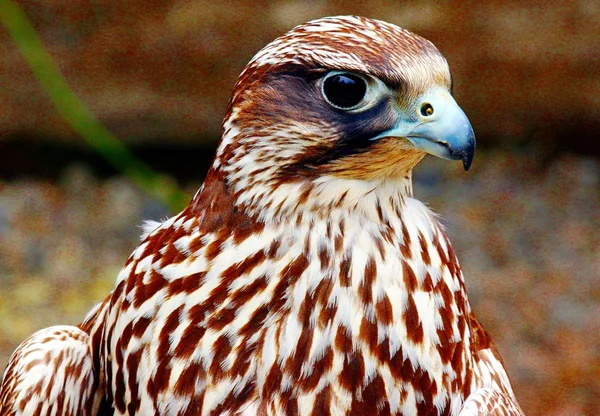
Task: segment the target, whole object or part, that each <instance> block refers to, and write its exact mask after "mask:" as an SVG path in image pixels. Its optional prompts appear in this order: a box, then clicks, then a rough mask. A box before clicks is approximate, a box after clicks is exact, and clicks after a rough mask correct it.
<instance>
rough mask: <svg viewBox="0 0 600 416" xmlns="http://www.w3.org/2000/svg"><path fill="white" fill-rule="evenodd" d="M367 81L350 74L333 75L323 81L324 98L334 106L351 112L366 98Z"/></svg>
mask: <svg viewBox="0 0 600 416" xmlns="http://www.w3.org/2000/svg"><path fill="white" fill-rule="evenodd" d="M366 93H367V83H366V81H365V80H364V79H363V78H361V77H360V76H358V75H354V74H349V73H338V74H332V75H329V76H327V77H326V78H325V80H324V81H323V96H324V97H325V99H326V100H327V102H329V104H331V105H332V106H334V107H336V108H339V109H342V110H351V109H353V108H354V107H356V106H357V105H358V104H360V102H361V101H362V100H363V98H365V95H366Z"/></svg>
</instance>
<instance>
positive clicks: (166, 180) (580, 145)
mask: <svg viewBox="0 0 600 416" xmlns="http://www.w3.org/2000/svg"><path fill="white" fill-rule="evenodd" d="M7 3H8V2H5V1H3V2H2V4H0V17H2V20H3V23H4V26H0V371H3V368H4V366H5V365H6V363H7V361H8V358H9V356H10V354H11V352H12V351H13V350H14V348H15V347H16V346H17V345H18V344H19V343H20V342H21V341H22V340H23V339H24V338H25V337H27V336H28V335H29V334H31V333H32V332H33V331H35V330H37V329H39V328H42V327H44V326H49V325H53V324H58V323H67V324H69V323H70V324H75V323H77V322H79V321H80V320H81V319H82V318H83V316H84V315H85V313H86V312H87V311H88V310H89V309H90V308H91V307H92V306H93V305H94V304H95V303H96V302H98V301H100V300H101V299H102V298H103V297H105V296H106V295H107V294H108V292H109V291H110V290H111V288H112V285H113V283H114V281H115V278H116V275H117V273H118V271H119V269H120V268H121V266H122V265H123V264H124V262H125V260H126V258H127V257H128V256H129V253H130V252H131V251H132V250H133V249H134V248H135V246H136V245H137V243H138V241H139V240H138V238H139V237H138V236H139V234H140V233H141V229H140V227H139V226H140V225H141V224H142V221H143V220H147V219H153V220H160V219H163V218H165V217H167V216H169V215H172V214H173V213H174V210H175V209H176V208H177V207H178V206H181V202H173V201H172V200H169V199H168V198H169V197H168V196H167V197H164V195H163V198H161V197H160V196H161V195H162V194H161V192H164V191H165V190H166V189H182V190H183V192H184V193H185V195H187V196H186V197H184V198H183V199H186V198H191V196H192V195H193V193H194V192H195V190H196V189H197V188H198V187H199V185H200V184H201V183H202V179H203V176H204V174H205V172H206V170H207V169H208V165H209V163H210V162H211V159H212V155H213V153H214V149H215V146H216V144H217V141H218V138H219V129H220V123H221V120H222V117H223V115H224V112H225V107H226V104H227V100H228V98H229V94H230V92H231V89H232V87H233V84H234V82H235V80H236V78H237V76H238V74H239V73H240V71H241V70H242V69H243V67H244V65H245V64H246V63H247V62H248V61H249V60H250V58H251V57H252V56H253V55H254V54H255V53H256V52H257V51H258V50H259V49H260V48H261V47H262V46H264V45H265V44H267V43H268V42H270V41H271V40H273V39H274V38H275V37H277V36H278V35H280V34H282V33H284V32H285V31H287V30H289V29H290V28H292V27H293V26H295V25H296V24H299V23H302V22H304V21H306V20H309V19H313V18H317V17H322V16H326V15H335V14H359V15H364V16H369V17H374V18H378V19H382V20H386V21H388V22H391V23H395V24H398V25H400V26H402V27H404V28H406V29H409V30H411V31H414V32H416V33H419V34H421V35H423V36H425V37H426V38H428V39H429V40H431V41H433V42H434V43H435V44H436V46H437V47H438V48H439V49H440V50H441V51H442V53H443V54H444V55H445V56H446V58H447V59H448V61H449V63H450V67H451V69H452V72H453V77H454V89H455V96H456V99H457V101H458V103H459V104H460V105H461V107H462V108H463V109H464V111H465V112H466V113H467V115H468V116H469V118H470V119H471V122H472V124H473V127H474V129H475V132H476V135H477V139H478V153H477V156H476V158H475V163H474V166H473V168H472V170H471V171H470V172H468V173H465V172H462V171H461V167H460V164H459V163H447V162H445V161H442V160H439V159H434V158H427V159H426V160H425V161H424V162H423V163H422V164H421V165H420V166H419V167H418V168H417V172H416V184H415V193H416V196H417V197H418V198H419V199H421V200H423V201H425V202H427V203H428V205H429V206H430V207H432V209H434V210H435V211H437V212H439V213H440V214H441V216H442V220H443V222H444V223H445V224H446V225H447V226H448V229H449V234H450V238H451V240H452V241H453V243H454V245H455V250H456V252H457V253H458V256H459V259H460V261H461V264H462V267H463V270H464V273H465V276H466V280H467V288H468V290H469V295H470V299H471V302H472V306H473V309H474V311H475V312H476V314H477V315H478V317H479V318H480V320H481V321H482V322H483V324H484V325H485V327H486V329H487V330H488V331H489V332H490V333H491V334H492V336H493V338H494V340H495V342H496V343H497V345H498V347H499V350H500V352H501V353H502V355H503V357H504V360H505V363H506V366H507V367H508V370H509V373H510V375H511V376H512V379H513V383H514V387H515V390H516V394H517V397H518V398H519V400H520V402H521V404H522V407H523V409H524V410H525V412H526V413H527V414H528V415H596V414H598V413H599V412H600V209H599V203H600V159H599V158H600V2H598V1H594V0H581V1H570V2H547V1H529V2H521V1H502V2H501V1H478V2H475V1H458V0H449V1H444V2H426V1H404V2H393V1H386V2H373V1H369V2H366V1H365V2H352V5H350V4H349V2H341V1H339V2H337V1H270V2H260V3H258V2H250V1H231V2H227V3H225V2H205V1H189V0H143V1H142V0H130V1H127V2H116V1H110V0H91V1H90V0H87V1H83V0H71V1H69V2H65V1H62V0H46V1H20V2H17V4H18V5H20V7H21V9H22V10H24V11H25V13H26V15H27V16H28V19H29V20H30V22H31V24H32V25H33V28H34V29H35V31H36V32H37V34H38V35H39V36H40V37H41V40H42V42H43V45H44V46H45V48H46V49H45V50H46V52H47V53H49V55H50V56H51V58H52V60H53V61H54V64H55V65H56V66H57V67H58V69H59V70H60V73H62V76H63V77H64V81H66V83H67V84H68V85H69V86H70V88H71V89H72V91H73V92H74V93H75V94H76V95H77V96H78V97H79V98H80V99H81V100H82V102H83V106H85V107H87V108H88V109H89V110H90V111H91V113H93V114H94V115H95V117H97V119H98V120H99V121H100V122H101V123H102V125H104V126H106V127H107V128H108V130H109V131H110V132H111V133H112V134H114V135H115V136H116V137H117V138H118V139H119V140H120V141H121V142H122V143H124V144H125V145H126V146H127V147H128V148H129V149H131V151H132V152H133V154H134V155H135V157H137V158H139V159H141V160H142V161H143V163H145V164H146V165H147V166H148V167H149V168H150V170H151V171H152V172H156V173H158V174H159V175H160V179H161V181H159V182H152V183H153V184H154V185H152V184H151V185H150V188H152V187H154V188H152V189H153V190H151V191H150V192H147V190H148V186H146V187H144V186H142V188H144V189H146V191H144V190H142V189H141V188H140V186H139V185H140V184H139V183H138V182H139V181H136V180H132V179H131V178H132V175H128V176H125V175H124V171H123V170H122V169H117V168H115V167H114V166H113V163H111V161H110V159H107V158H105V157H103V156H101V155H100V153H98V152H97V151H96V150H94V148H93V147H92V146H90V143H89V142H87V141H85V140H84V139H83V138H82V136H81V135H80V134H79V133H78V130H77V129H76V128H74V127H73V125H72V123H69V122H67V121H66V120H65V118H64V117H62V116H61V115H60V114H59V111H57V109H56V107H55V103H53V101H52V99H51V98H50V97H51V96H52V91H48V87H42V85H41V84H40V82H38V80H37V79H36V74H37V72H39V68H36V64H34V65H33V69H32V67H31V66H30V65H29V64H28V62H27V61H26V59H25V58H24V56H25V55H24V54H23V53H28V51H29V53H32V50H31V49H29V50H28V49H27V42H25V44H24V45H25V46H23V44H21V46H20V48H19V47H17V44H18V43H15V42H16V41H17V42H18V39H16V37H17V38H18V37H20V36H21V35H23V33H24V32H21V31H20V29H19V28H17V29H16V30H15V29H14V28H12V29H10V30H9V27H10V26H11V22H13V23H14V22H16V21H17V19H16V17H15V16H16V14H15V15H14V16H13V13H15V11H14V9H10V8H7V6H6V4H7ZM36 53H37V55H36ZM33 54H34V56H38V57H39V53H38V52H36V51H35V50H33ZM37 75H39V74H37ZM51 82H52V80H50V83H51ZM54 95H55V96H56V94H54ZM58 95H59V96H61V94H58ZM63 95H64V94H63ZM63 115H64V114H63ZM75 118H76V119H79V118H77V117H75ZM92 136H93V132H92ZM132 160H133V159H132ZM157 188H158V189H157ZM157 195H158V197H157Z"/></svg>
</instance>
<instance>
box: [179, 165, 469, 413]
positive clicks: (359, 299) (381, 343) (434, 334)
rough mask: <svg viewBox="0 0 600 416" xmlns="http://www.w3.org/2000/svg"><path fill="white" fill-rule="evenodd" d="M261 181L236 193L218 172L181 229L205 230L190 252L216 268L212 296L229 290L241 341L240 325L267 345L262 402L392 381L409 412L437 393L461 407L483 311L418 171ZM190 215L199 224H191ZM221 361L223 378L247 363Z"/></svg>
mask: <svg viewBox="0 0 600 416" xmlns="http://www.w3.org/2000/svg"><path fill="white" fill-rule="evenodd" d="M256 185H257V184H256V183H255V186H250V187H247V188H242V187H234V188H233V189H232V188H231V186H230V185H228V184H226V183H225V182H224V181H223V175H222V173H220V172H219V171H218V170H213V171H211V172H210V174H209V177H208V178H207V180H206V182H205V185H204V187H203V189H201V191H200V192H199V194H198V195H197V196H196V198H195V200H194V202H193V203H192V204H191V205H190V208H189V209H188V210H187V211H185V212H184V213H183V214H182V215H183V216H184V217H183V218H182V219H181V220H179V219H175V220H174V221H175V222H174V224H178V223H181V224H182V226H183V225H186V224H188V226H191V227H196V226H195V225H194V223H196V224H197V227H198V231H199V236H200V238H199V239H198V240H197V241H198V246H197V247H196V246H195V248H193V249H192V248H191V246H190V248H187V249H186V251H187V252H192V253H194V255H193V256H194V257H197V258H198V259H199V260H201V262H200V264H212V265H213V267H212V268H211V269H210V271H209V272H207V273H206V275H205V276H204V277H203V280H202V281H203V290H202V292H201V293H200V292H199V295H198V297H199V298H205V297H206V296H207V295H206V293H211V294H212V293H213V292H214V293H215V295H214V296H217V297H218V299H219V300H218V302H217V301H216V300H211V299H208V300H206V302H209V303H210V304H211V305H219V306H218V307H219V308H224V309H223V311H222V312H218V311H216V312H215V315H216V316H222V314H225V313H226V311H227V310H228V309H227V308H231V309H232V310H235V311H236V313H235V315H231V314H228V315H227V316H228V317H230V318H231V319H234V317H235V321H234V322H232V324H231V325H232V326H231V328H229V329H228V330H227V331H229V332H228V335H227V337H228V338H231V337H232V336H233V335H232V333H231V331H234V330H235V331H237V330H238V329H239V331H242V332H240V334H239V335H240V336H242V335H243V336H246V337H247V339H246V338H244V340H246V341H243V342H247V343H248V345H249V347H248V348H250V346H251V347H252V349H253V350H255V351H256V352H255V354H256V355H255V356H256V357H258V358H257V360H256V361H255V362H254V364H253V365H252V366H251V367H248V368H249V370H248V371H249V372H248V373H247V374H245V375H244V376H243V377H244V379H246V377H247V378H248V380H254V381H255V382H256V389H257V392H259V397H260V396H261V395H262V394H263V393H264V394H267V393H266V392H268V391H270V393H269V394H271V395H272V394H274V393H275V392H273V391H272V390H273V389H274V390H276V391H277V392H280V394H284V392H286V391H289V389H290V388H291V386H292V384H294V385H295V387H294V388H295V389H298V395H299V396H301V395H302V394H303V393H302V391H304V389H305V388H306V391H307V394H308V392H309V391H311V390H310V389H313V388H314V385H313V384H312V383H313V382H314V380H317V379H318V380H321V381H320V382H319V383H320V384H319V385H321V384H322V385H328V384H329V385H331V386H332V388H333V389H334V391H337V390H338V389H347V390H348V391H350V392H357V391H362V389H367V387H368V385H369V383H371V382H374V380H379V381H378V382H380V383H383V384H384V385H385V390H386V391H390V392H394V391H395V392H404V393H402V394H401V395H400V393H398V394H399V395H398V396H396V395H392V396H390V397H387V398H386V400H388V401H389V402H390V405H391V406H392V408H394V409H401V410H402V411H403V412H405V413H407V414H412V413H416V412H417V409H416V408H415V407H414V406H415V403H417V402H419V401H422V400H421V399H422V398H423V397H425V398H426V400H424V402H425V403H433V402H435V403H438V404H439V406H440V408H444V407H445V406H449V403H452V406H460V403H461V402H462V399H461V400H455V399H458V398H460V397H462V394H463V393H464V392H465V388H466V389H467V391H468V388H469V387H465V386H468V384H469V377H470V376H469V374H470V371H471V370H470V368H471V364H470V361H469V359H470V358H469V357H470V354H471V352H470V338H469V329H468V327H469V323H468V316H469V312H470V310H469V309H470V308H469V305H468V302H467V299H466V294H465V290H464V284H463V280H462V273H461V271H460V268H459V266H458V262H457V260H456V258H455V256H454V252H453V250H452V247H451V246H450V243H449V241H448V239H447V237H446V235H445V233H444V231H443V229H442V227H441V225H440V224H439V223H438V221H437V220H436V218H435V216H434V214H432V213H431V212H430V211H429V210H428V209H427V208H426V207H425V206H424V205H423V204H422V203H420V202H419V201H417V200H415V199H413V198H412V197H410V194H411V185H410V177H408V178H401V179H400V180H395V181H384V182H381V183H378V184H374V183H367V182H363V183H361V182H358V181H357V182H354V181H348V180H338V179H329V180H323V181H322V182H320V183H318V182H317V183H312V184H310V185H307V184H305V183H294V182H289V183H285V184H279V186H266V185H265V186H264V187H260V186H256ZM190 214H193V215H194V218H196V220H194V221H184V220H185V218H189V217H187V216H188V215H190ZM178 244H179V245H180V246H181V245H182V244H183V242H181V243H180V242H178ZM189 244H190V245H193V244H192V243H189ZM180 249H182V250H183V249H185V247H183V246H182V247H180ZM205 287H215V288H221V287H226V288H228V289H227V290H226V291H216V289H215V290H214V291H213V292H206V290H208V289H204V288H205ZM211 296H212V295H211ZM198 302H199V301H198ZM211 302H212V303H211ZM223 316H224V315H223ZM219 328H220V327H219ZM248 330H251V331H250V332H248V333H247V335H244V334H246V332H244V331H248ZM211 345H212V344H211ZM240 348H242V347H240ZM209 351H210V350H209ZM208 354H209V357H208V358H209V359H210V360H213V361H218V362H221V363H222V366H223V369H222V370H223V371H227V369H228V368H229V366H231V368H234V367H233V366H234V365H235V363H236V361H235V357H233V358H232V357H230V358H227V360H226V361H222V360H225V358H224V357H220V356H219V357H213V356H212V354H219V352H210V353H208ZM208 358H207V359H208ZM216 358H219V360H216ZM273 377H275V379H273ZM315 377H316V378H315ZM296 384H297V386H296ZM433 385H435V386H436V392H435V393H433V391H434V390H433V389H432V387H431V386H433ZM303 386H304V387H303ZM369 388H370V387H369ZM260 392H263V393H260ZM405 393H406V394H405ZM357 394H358V393H357ZM364 394H366V393H364ZM394 394H395V393H394ZM407 394H408V396H407ZM431 395H434V396H435V398H433V397H430V396H431ZM274 397H276V396H274ZM407 397H408V398H407ZM411 397H412V399H411ZM415 397H416V398H417V400H416V401H415V400H414V398H415ZM429 399H431V400H429ZM274 403H276V401H275V402H274ZM457 403H458V404H457ZM338 405H339V407H337V406H338ZM274 406H276V405H274ZM332 406H333V409H334V410H336V409H337V410H339V412H338V413H340V414H343V413H344V412H345V411H346V410H348V409H346V410H344V409H345V408H344V405H343V404H340V403H337V404H334V405H333V404H332ZM454 410H455V411H457V410H458V409H454ZM332 412H333V411H332ZM334 413H335V412H334Z"/></svg>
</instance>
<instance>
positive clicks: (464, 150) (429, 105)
mask: <svg viewBox="0 0 600 416" xmlns="http://www.w3.org/2000/svg"><path fill="white" fill-rule="evenodd" d="M410 113H412V114H405V113H400V114H399V116H400V117H399V119H398V121H397V122H396V124H395V125H394V127H393V128H391V129H389V130H386V131H384V132H383V133H381V134H379V135H377V136H376V137H374V138H373V140H377V139H380V138H383V137H404V138H406V139H407V140H408V141H409V142H410V143H411V144H412V145H413V146H414V147H416V148H417V149H419V150H422V151H424V152H426V153H429V154H431V155H434V156H438V157H441V158H443V159H450V160H462V162H463V167H464V169H465V170H469V168H470V167H471V164H472V163H473V157H474V156H475V134H474V133H473V128H472V127H471V123H469V119H468V118H467V116H466V115H465V113H464V112H463V111H462V109H461V108H460V107H459V106H458V104H457V103H456V101H454V98H453V97H452V96H451V95H450V93H449V92H448V91H447V90H445V89H443V88H435V89H433V90H430V91H429V92H427V93H426V94H424V95H423V96H422V97H421V98H420V99H419V100H418V101H417V104H416V106H412V107H411V110H410Z"/></svg>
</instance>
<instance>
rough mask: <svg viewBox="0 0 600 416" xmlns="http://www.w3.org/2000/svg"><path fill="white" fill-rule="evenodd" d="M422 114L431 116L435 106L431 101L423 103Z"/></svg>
mask: <svg viewBox="0 0 600 416" xmlns="http://www.w3.org/2000/svg"><path fill="white" fill-rule="evenodd" d="M421 115H422V116H423V117H429V116H431V115H433V106H432V105H431V104H429V103H423V105H421Z"/></svg>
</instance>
